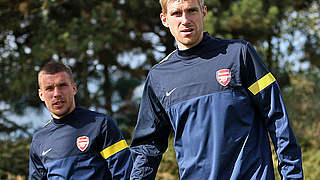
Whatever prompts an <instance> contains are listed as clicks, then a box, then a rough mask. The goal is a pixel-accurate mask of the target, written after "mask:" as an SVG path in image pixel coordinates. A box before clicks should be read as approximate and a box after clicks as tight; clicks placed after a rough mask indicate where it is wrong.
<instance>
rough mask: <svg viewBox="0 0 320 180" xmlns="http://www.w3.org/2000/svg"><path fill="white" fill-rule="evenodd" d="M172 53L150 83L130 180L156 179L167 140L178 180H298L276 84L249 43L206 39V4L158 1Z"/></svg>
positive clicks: (296, 150) (297, 155) (298, 162)
mask: <svg viewBox="0 0 320 180" xmlns="http://www.w3.org/2000/svg"><path fill="white" fill-rule="evenodd" d="M160 4H161V7H162V13H161V14H160V17H161V20H162V23H163V25H164V26H165V27H167V28H169V30H170V32H171V34H172V35H173V37H174V38H175V40H176V44H177V49H176V50H175V51H174V52H173V53H171V54H170V55H168V56H167V57H166V58H165V59H164V60H163V61H161V62H160V63H159V64H157V65H156V66H154V67H153V68H152V69H151V70H150V72H149V74H148V77H147V80H146V84H145V87H144V91H143V95H142V100H141V104H140V110H139V115H138V120H137V125H136V128H135V132H134V136H133V140H132V144H131V150H132V153H133V154H132V155H133V158H134V165H133V170H132V172H131V178H130V179H132V180H136V179H148V180H149V179H155V176H156V173H157V169H158V166H159V164H160V161H161V158H162V154H163V153H164V152H165V151H166V149H167V146H168V136H169V134H170V132H171V130H173V131H174V148H175V151H176V157H177V161H178V166H179V173H180V179H181V180H218V179H219V180H220V179H221V180H273V179H275V174H274V170H273V162H272V153H271V148H270V142H269V135H270V137H271V140H272V142H273V145H274V147H275V150H276V153H277V156H278V159H279V164H278V167H279V169H278V170H279V174H280V176H281V178H282V179H286V180H289V179H290V180H292V179H303V171H302V159H301V150H300V147H299V145H298V142H297V140H296V137H295V135H294V133H293V130H292V128H291V126H290V124H289V118H288V115H287V112H286V109H285V105H284V102H283V99H282V97H281V93H280V89H279V85H278V83H277V81H276V79H275V78H274V76H273V75H272V74H271V72H270V71H269V70H268V69H267V68H266V67H265V65H264V64H263V62H262V60H261V59H260V57H259V56H258V54H257V52H256V51H255V49H254V48H253V47H252V45H251V44H250V43H248V42H246V41H243V40H226V39H218V38H213V37H212V36H210V35H209V34H208V33H206V32H205V33H203V22H204V19H205V17H206V14H207V8H206V6H204V2H203V0H160Z"/></svg>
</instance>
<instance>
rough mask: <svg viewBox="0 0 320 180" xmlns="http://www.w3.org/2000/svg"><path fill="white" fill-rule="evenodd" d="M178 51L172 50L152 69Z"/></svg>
mask: <svg viewBox="0 0 320 180" xmlns="http://www.w3.org/2000/svg"><path fill="white" fill-rule="evenodd" d="M174 52H176V50H174V51H172V52H171V53H170V54H169V55H167V56H166V57H165V58H163V59H162V60H161V61H160V62H158V63H157V64H155V65H154V66H153V67H152V68H151V69H153V68H154V67H155V66H157V65H158V64H161V63H163V62H165V61H166V60H168V59H169V57H170V56H171V55H172V54H173V53H174Z"/></svg>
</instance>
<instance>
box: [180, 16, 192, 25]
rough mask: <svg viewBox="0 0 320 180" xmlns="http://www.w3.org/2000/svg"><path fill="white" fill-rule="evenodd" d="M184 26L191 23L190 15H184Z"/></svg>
mask: <svg viewBox="0 0 320 180" xmlns="http://www.w3.org/2000/svg"><path fill="white" fill-rule="evenodd" d="M181 18H182V24H188V23H189V21H190V16H189V15H188V13H182V17H181Z"/></svg>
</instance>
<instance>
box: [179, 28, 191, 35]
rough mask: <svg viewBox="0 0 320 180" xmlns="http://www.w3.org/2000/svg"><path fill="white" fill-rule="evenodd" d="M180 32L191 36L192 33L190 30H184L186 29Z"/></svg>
mask: <svg viewBox="0 0 320 180" xmlns="http://www.w3.org/2000/svg"><path fill="white" fill-rule="evenodd" d="M181 32H182V33H183V34H191V33H192V32H193V29H192V28H186V29H182V30H181Z"/></svg>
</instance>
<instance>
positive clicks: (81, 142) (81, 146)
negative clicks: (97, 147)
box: [77, 136, 89, 151]
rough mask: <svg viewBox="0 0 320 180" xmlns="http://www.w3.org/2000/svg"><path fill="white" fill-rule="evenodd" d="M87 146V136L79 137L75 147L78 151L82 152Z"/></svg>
mask: <svg viewBox="0 0 320 180" xmlns="http://www.w3.org/2000/svg"><path fill="white" fill-rule="evenodd" d="M88 146H89V137H87V136H81V137H78V138H77V147H78V148H79V149H80V151H84V150H86V149H87V147H88Z"/></svg>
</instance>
